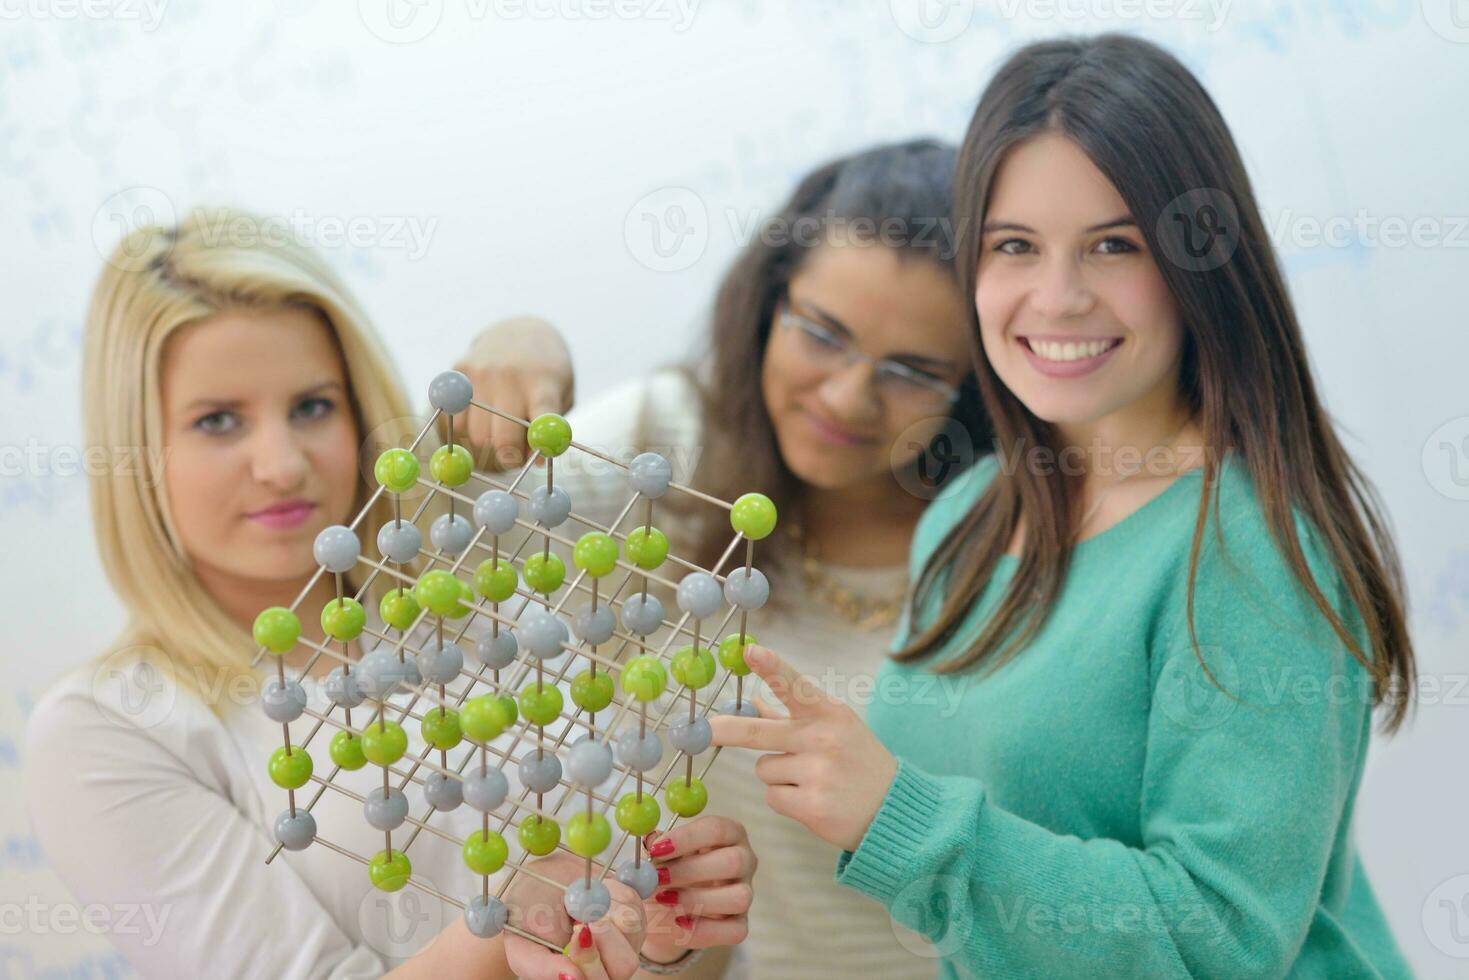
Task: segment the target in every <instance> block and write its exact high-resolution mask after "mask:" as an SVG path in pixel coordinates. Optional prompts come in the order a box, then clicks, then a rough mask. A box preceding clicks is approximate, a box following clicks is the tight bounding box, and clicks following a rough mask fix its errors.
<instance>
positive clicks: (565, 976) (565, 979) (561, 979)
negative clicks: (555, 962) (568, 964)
mask: <svg viewBox="0 0 1469 980" xmlns="http://www.w3.org/2000/svg"><path fill="white" fill-rule="evenodd" d="M556 980H576V977H574V976H572V975H571V974H570V973H558V974H556Z"/></svg>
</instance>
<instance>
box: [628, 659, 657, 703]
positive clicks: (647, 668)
mask: <svg viewBox="0 0 1469 980" xmlns="http://www.w3.org/2000/svg"><path fill="white" fill-rule="evenodd" d="M667 684H668V674H667V672H666V671H665V670H664V669H663V661H661V660H659V659H658V658H657V657H656V656H654V655H653V654H651V653H645V654H642V655H641V656H637V657H633V658H632V659H631V660H629V661H628V662H627V663H626V664H624V665H623V667H622V690H623V692H624V693H627V694H631V695H632V696H633V697H635V698H637V699H638V700H639V701H652V700H654V699H656V698H657V697H658V695H660V694H662V693H663V688H664V687H665V686H667Z"/></svg>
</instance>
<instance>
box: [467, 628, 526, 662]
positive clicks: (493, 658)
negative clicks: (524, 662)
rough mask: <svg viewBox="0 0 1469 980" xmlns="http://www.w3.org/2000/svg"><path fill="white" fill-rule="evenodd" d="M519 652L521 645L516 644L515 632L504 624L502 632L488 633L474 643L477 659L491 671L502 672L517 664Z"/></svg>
mask: <svg viewBox="0 0 1469 980" xmlns="http://www.w3.org/2000/svg"><path fill="white" fill-rule="evenodd" d="M519 650H520V644H519V643H518V642H516V639H515V633H514V631H512V630H511V629H510V628H509V627H507V626H505V625H503V624H502V625H501V626H500V632H498V633H495V634H490V633H486V634H485V635H484V636H481V637H480V638H479V639H478V640H476V641H475V643H474V655H475V657H477V658H478V659H479V662H480V663H482V664H484V665H485V666H486V667H489V668H490V669H491V670H501V669H503V668H505V667H509V666H510V665H511V664H513V663H515V655H516V653H518V652H519Z"/></svg>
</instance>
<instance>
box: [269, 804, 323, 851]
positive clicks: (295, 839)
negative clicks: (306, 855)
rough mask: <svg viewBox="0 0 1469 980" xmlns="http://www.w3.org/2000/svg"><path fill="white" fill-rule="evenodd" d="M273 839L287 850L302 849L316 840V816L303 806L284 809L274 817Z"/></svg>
mask: <svg viewBox="0 0 1469 980" xmlns="http://www.w3.org/2000/svg"><path fill="white" fill-rule="evenodd" d="M275 839H276V840H278V841H280V844H281V847H284V848H285V849H286V850H288V851H302V850H305V849H306V847H307V846H308V845H309V844H310V843H311V842H312V841H314V840H316V818H315V817H313V816H312V815H311V811H310V810H307V809H306V808H305V807H299V806H298V807H296V812H295V813H294V814H292V813H291V811H290V810H284V811H282V812H281V815H280V816H278V817H276V818H275Z"/></svg>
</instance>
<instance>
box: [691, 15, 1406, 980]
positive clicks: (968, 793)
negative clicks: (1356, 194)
mask: <svg viewBox="0 0 1469 980" xmlns="http://www.w3.org/2000/svg"><path fill="white" fill-rule="evenodd" d="M957 184H958V187H957V198H956V214H957V215H958V219H957V220H958V227H959V233H960V235H961V247H960V253H961V254H960V268H961V273H962V274H964V275H965V276H966V281H965V283H964V285H965V288H966V290H967V295H973V296H974V297H975V309H976V313H977V324H976V327H975V334H976V335H975V350H974V360H975V366H976V371H977V375H978V379H979V382H980V387H981V389H982V392H983V395H984V400H985V404H986V407H987V409H988V412H989V415H990V416H991V417H992V418H993V419H994V420H995V427H996V453H995V454H994V455H993V456H990V457H988V458H986V459H984V460H983V461H981V462H980V463H978V464H976V465H975V466H974V467H973V468H972V469H971V470H970V471H969V473H968V474H967V476H966V478H965V479H962V480H960V481H957V482H956V483H955V484H954V485H953V486H952V487H951V488H949V489H948V490H947V491H946V492H945V493H944V494H943V495H942V496H941V497H940V498H939V499H937V500H936V501H935V502H934V503H933V504H932V505H931V507H930V508H929V510H928V511H927V512H926V513H925V514H924V516H923V518H922V520H921V522H920V524H919V525H918V529H917V532H916V537H915V539H914V543H913V551H912V570H913V574H914V580H915V587H914V592H913V595H912V597H911V602H910V605H909V607H908V609H907V612H906V614H905V623H904V628H903V629H901V630H900V631H899V635H898V638H897V641H896V645H895V647H894V657H893V659H892V661H891V662H889V663H888V664H886V665H885V666H884V668H883V670H882V671H881V672H880V673H879V674H878V676H877V678H876V689H875V691H874V692H873V699H872V704H871V706H870V707H869V709H868V715H867V720H868V724H870V726H871V728H870V729H869V728H868V727H866V726H864V725H863V723H862V722H861V721H860V720H858V718H857V716H856V715H855V714H853V713H852V711H851V710H850V709H848V708H846V707H844V706H843V705H842V704H841V703H839V702H838V701H837V700H836V699H834V698H832V697H830V696H828V694H827V693H826V692H825V691H823V690H821V689H820V688H819V687H818V686H817V685H816V684H815V683H814V682H813V681H812V680H810V679H808V678H805V677H801V676H799V675H797V674H795V673H794V672H792V671H791V670H790V669H789V668H788V667H786V666H785V664H784V663H782V662H781V661H780V659H779V658H778V657H777V656H776V655H775V654H774V653H772V652H771V651H768V650H765V649H763V648H760V647H751V648H750V649H749V651H748V655H747V659H748V661H749V664H750V666H751V667H752V668H753V669H754V670H755V671H756V672H757V673H758V674H760V676H761V677H762V678H764V679H765V681H766V682H767V684H768V685H769V686H770V688H771V690H772V691H773V692H774V693H775V694H776V695H777V696H778V697H779V699H780V700H781V701H782V702H783V703H784V705H785V707H786V709H787V712H788V713H782V712H780V711H779V710H778V709H775V708H772V707H771V706H769V705H764V704H762V705H761V713H762V717H761V718H758V719H753V718H737V717H722V718H719V719H717V720H716V721H715V728H716V734H715V743H716V744H721V745H741V746H745V747H749V748H753V749H757V750H761V751H765V752H769V753H771V754H769V755H766V756H763V757H762V758H761V759H760V761H759V763H758V765H757V769H756V772H757V774H758V775H759V776H760V778H761V779H762V780H763V781H764V782H766V783H767V784H768V789H767V795H766V798H767V801H768V803H769V805H770V806H771V807H772V808H773V809H775V810H776V811H778V812H780V813H783V814H786V815H788V816H790V817H792V818H794V819H796V820H798V821H800V822H801V823H803V824H805V825H806V826H807V827H808V828H809V829H810V830H812V831H813V832H814V833H816V834H817V835H818V836H820V837H822V838H824V839H826V840H828V841H831V842H833V843H835V844H837V845H838V846H840V847H842V848H843V849H844V850H843V853H842V856H841V859H840V861H839V863H838V865H837V868H836V876H837V880H838V881H839V882H841V883H842V884H845V885H848V886H850V887H852V888H855V889H858V890H860V891H862V892H864V893H866V894H868V895H870V896H872V897H873V898H875V899H877V900H878V901H880V902H882V903H884V904H885V905H886V906H887V907H888V908H889V909H890V910H891V912H892V914H893V916H894V917H895V918H896V919H897V920H898V921H899V922H902V923H903V924H905V925H907V926H910V927H912V928H914V929H916V930H918V931H920V932H921V933H923V934H925V935H926V936H927V937H928V938H929V939H930V940H932V941H933V943H934V944H935V946H936V948H937V950H938V952H939V954H940V955H941V956H942V957H943V962H942V973H943V975H945V976H960V975H963V976H998V977H1036V976H1043V977H1072V976H1107V977H1113V976H1118V977H1120V976H1146V977H1163V976H1189V975H1191V976H1210V977H1231V978H1232V977H1244V976H1284V975H1293V976H1313V977H1315V976H1320V977H1348V976H1350V977H1358V976H1401V975H1406V974H1407V972H1408V970H1407V967H1406V965H1405V963H1404V961H1403V959H1402V956H1401V954H1400V953H1399V951H1398V949H1397V947H1396V945H1395V943H1394V941H1393V938H1392V934H1391V932H1390V931H1389V929H1388V927H1387V924H1386V922H1385V920H1384V918H1383V916H1382V913H1381V911H1380V909H1379V907H1378V904H1377V901H1376V899H1375V898H1374V896H1373V893H1372V890H1371V887H1370V885H1369V883H1368V881H1367V879H1366V877H1365V875H1364V873H1363V870H1362V864H1361V862H1360V860H1359V859H1358V857H1357V855H1356V852H1355V850H1354V847H1353V843H1352V814H1353V807H1354V800H1355V797H1356V793H1357V788H1358V785H1359V783H1360V781H1361V776H1362V767H1363V762H1364V759H1365V758H1366V755H1367V745H1368V740H1369V736H1370V732H1371V721H1372V713H1373V708H1374V707H1375V706H1379V707H1381V708H1383V719H1384V722H1385V727H1386V728H1387V729H1388V730H1392V729H1394V728H1396V727H1397V726H1398V725H1399V724H1401V722H1402V721H1403V719H1404V716H1405V714H1406V711H1407V707H1408V701H1407V699H1406V698H1405V697H1404V696H1403V692H1406V691H1410V690H1411V689H1412V684H1413V680H1414V667H1413V653H1412V647H1411V644H1410V642H1409V639H1408V636H1407V633H1406V629H1405V624H1404V613H1403V600H1402V585H1401V571H1400V568H1399V564H1398V560H1397V557H1396V553H1395V551H1394V548H1393V544H1392V540H1391V538H1390V536H1389V534H1388V533H1387V531H1386V529H1385V528H1386V524H1385V521H1384V520H1383V518H1382V516H1381V514H1380V509H1379V507H1378V505H1377V503H1376V500H1375V495H1374V493H1373V491H1372V490H1371V488H1370V486H1369V485H1368V483H1367V481H1366V480H1365V479H1364V478H1363V476H1362V474H1361V473H1360V471H1359V470H1358V469H1357V467H1356V466H1355V465H1354V464H1353V463H1352V461H1351V460H1350V459H1349V457H1348V456H1347V454H1346V453H1345V451H1344V450H1343V448H1342V446H1341V445H1340V443H1339V442H1338V440H1337V438H1336V435H1335V434H1334V432H1333V431H1332V427H1331V424H1330V422H1329V420H1328V418H1327V415H1326V412H1325V411H1324V409H1323V408H1322V406H1321V404H1320V401H1319V399H1318V397H1317V395H1316V391H1315V386H1314V383H1313V381H1312V377H1311V372H1310V369H1309V367H1308V365H1307V362H1306V358H1305V353H1304V344H1303V342H1302V339H1301V333H1300V329H1299V326H1298V324H1297V321H1296V317H1295V313H1294V311H1293V310H1292V307H1291V304H1290V301H1289V298H1288V296H1287V293H1286V290H1285V286H1284V284H1283V282H1282V281H1281V277H1280V274H1279V271H1278V264H1277V262H1276V259H1275V256H1274V254H1273V251H1272V249H1271V246H1270V244H1269V242H1268V240H1267V238H1266V235H1265V231H1264V228H1263V225H1262V222H1261V220H1260V215H1259V209H1258V206H1257V205H1256V203H1255V199H1254V196H1253V193H1252V191H1251V188H1250V185H1249V181H1248V179H1247V178H1246V176H1245V173H1244V168H1243V166H1242V164H1241V162H1240V159H1239V154H1238V152H1237V150H1236V148H1235V145H1234V143H1233V140H1232V138H1231V137H1230V135H1229V132H1228V129H1227V128H1226V126H1225V124H1224V122H1223V120H1222V118H1221V117H1220V115H1219V113H1218V111H1217V109H1216V108H1215V107H1214V105H1213V103H1212V101H1211V100H1210V99H1209V97H1208V95H1207V94H1206V93H1205V92H1204V90H1203V89H1202V88H1201V87H1200V86H1199V84H1198V82H1197V81H1196V80H1195V79H1194V78H1193V77H1192V76H1191V75H1190V74H1189V73H1188V71H1187V70H1186V69H1184V68H1183V66H1182V65H1180V64H1179V63H1178V62H1177V61H1176V60H1174V59H1173V58H1172V57H1171V56H1169V55H1168V54H1166V53H1165V52H1163V51H1161V50H1160V49H1158V48H1156V47H1154V46H1153V45H1150V44H1148V43H1146V42H1143V41H1139V40H1136V39H1132V38H1126V37H1121V36H1116V35H1107V36H1102V37H1098V38H1093V39H1090V40H1084V41H1074V42H1073V41H1058V42H1046V43H1040V44H1035V45H1031V46H1029V47H1027V48H1025V49H1023V50H1021V51H1020V52H1019V53H1018V54H1016V55H1015V56H1014V57H1012V58H1011V59H1010V60H1009V61H1008V62H1007V63H1006V64H1005V65H1004V66H1003V67H1002V68H1001V69H1000V71H999V73H998V74H997V76H996V77H995V79H994V80H993V82H991V84H990V85H989V87H988V88H987V90H986V91H985V93H984V95H983V97H982V98H981V100H980V103H979V107H978V109H977V110H976V112H975V116H974V119H973V122H972V123H971V125H970V129H969V133H968V136H967V137H966V141H965V146H964V150H963V153H962V155H961V158H960V162H959V168H958V180H957ZM849 369H851V370H856V369H860V365H857V366H853V367H852V368H849Z"/></svg>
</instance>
